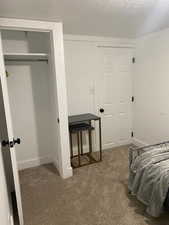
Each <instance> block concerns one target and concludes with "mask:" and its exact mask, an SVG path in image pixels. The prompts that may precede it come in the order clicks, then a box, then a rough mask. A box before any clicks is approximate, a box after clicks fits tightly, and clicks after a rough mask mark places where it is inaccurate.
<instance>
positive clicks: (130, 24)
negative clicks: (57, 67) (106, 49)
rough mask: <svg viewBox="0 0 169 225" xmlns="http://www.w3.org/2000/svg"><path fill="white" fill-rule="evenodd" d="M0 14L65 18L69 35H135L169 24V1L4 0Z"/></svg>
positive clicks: (59, 19)
mask: <svg viewBox="0 0 169 225" xmlns="http://www.w3.org/2000/svg"><path fill="white" fill-rule="evenodd" d="M0 17H13V18H22V19H23V18H24V19H37V20H47V21H63V23H64V33H67V34H81V35H95V36H112V37H126V38H127V37H128V38H133V37H136V36H140V35H143V34H145V33H149V32H152V31H158V30H161V29H163V28H166V27H169V0H0Z"/></svg>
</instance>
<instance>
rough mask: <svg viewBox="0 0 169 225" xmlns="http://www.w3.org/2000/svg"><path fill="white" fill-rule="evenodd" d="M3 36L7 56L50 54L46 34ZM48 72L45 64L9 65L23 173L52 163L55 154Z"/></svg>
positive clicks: (11, 99) (10, 89)
mask: <svg viewBox="0 0 169 225" xmlns="http://www.w3.org/2000/svg"><path fill="white" fill-rule="evenodd" d="M2 34H3V46H4V52H5V53H7V52H14V53H19V52H20V53H23V52H25V53H27V52H31V53H33V52H36V53H48V52H49V42H48V41H49V37H48V34H47V33H36V32H18V31H5V32H3V33H2ZM49 68H50V66H49V64H47V63H46V62H22V63H21V62H19V63H16V62H15V63H14V62H9V63H7V65H6V69H7V71H8V73H9V77H8V79H7V81H8V88H9V97H10V103H11V111H12V119H13V123H14V135H15V138H17V137H20V138H21V141H22V142H21V145H17V146H16V155H17V161H18V165H19V168H20V169H23V168H26V167H31V166H36V165H39V164H40V163H48V162H51V161H52V158H53V152H54V150H55V151H56V143H55V142H56V138H57V137H56V136H54V130H53V129H54V126H53V121H56V118H54V117H53V107H52V101H51V93H50V91H51V90H50V69H49ZM55 117H56V114H55Z"/></svg>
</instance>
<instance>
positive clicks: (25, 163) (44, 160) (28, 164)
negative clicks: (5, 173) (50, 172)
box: [17, 155, 53, 170]
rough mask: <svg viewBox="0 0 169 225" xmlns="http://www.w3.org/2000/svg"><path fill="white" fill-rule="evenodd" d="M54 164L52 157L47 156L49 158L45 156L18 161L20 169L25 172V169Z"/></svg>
mask: <svg viewBox="0 0 169 225" xmlns="http://www.w3.org/2000/svg"><path fill="white" fill-rule="evenodd" d="M52 162H53V161H52V156H51V155H47V156H43V157H39V158H34V159H28V160H22V161H18V162H17V163H18V169H19V170H23V169H28V168H32V167H36V166H40V165H44V164H48V163H52Z"/></svg>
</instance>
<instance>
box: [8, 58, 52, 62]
mask: <svg viewBox="0 0 169 225" xmlns="http://www.w3.org/2000/svg"><path fill="white" fill-rule="evenodd" d="M5 62H48V59H5Z"/></svg>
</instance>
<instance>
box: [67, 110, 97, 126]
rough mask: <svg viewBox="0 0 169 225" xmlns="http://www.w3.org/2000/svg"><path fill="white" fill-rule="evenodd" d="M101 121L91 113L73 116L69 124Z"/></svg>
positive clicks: (69, 118) (70, 117) (69, 119)
mask: <svg viewBox="0 0 169 225" xmlns="http://www.w3.org/2000/svg"><path fill="white" fill-rule="evenodd" d="M99 119H100V117H98V116H96V115H94V114H91V113H85V114H80V115H73V116H69V117H68V121H69V124H72V123H79V122H85V121H91V120H99Z"/></svg>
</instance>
